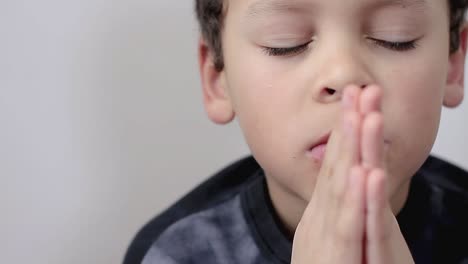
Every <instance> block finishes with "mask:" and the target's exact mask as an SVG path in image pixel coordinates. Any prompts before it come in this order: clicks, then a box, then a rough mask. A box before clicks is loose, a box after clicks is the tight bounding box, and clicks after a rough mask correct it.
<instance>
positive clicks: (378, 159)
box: [360, 112, 384, 169]
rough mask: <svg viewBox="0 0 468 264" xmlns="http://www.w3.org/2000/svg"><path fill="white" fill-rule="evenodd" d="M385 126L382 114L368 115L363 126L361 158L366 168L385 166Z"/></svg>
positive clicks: (373, 113)
mask: <svg viewBox="0 0 468 264" xmlns="http://www.w3.org/2000/svg"><path fill="white" fill-rule="evenodd" d="M383 131H384V124H383V116H382V114H381V113H378V112H372V113H370V114H367V115H366V117H365V119H364V121H363V125H362V137H361V143H362V145H361V148H360V149H361V157H362V164H363V166H364V167H365V168H368V169H372V168H383V166H384V135H383V133H384V132H383Z"/></svg>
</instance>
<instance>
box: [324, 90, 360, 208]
mask: <svg viewBox="0 0 468 264" xmlns="http://www.w3.org/2000/svg"><path fill="white" fill-rule="evenodd" d="M359 94H360V90H359V88H358V87H357V86H350V87H348V88H347V89H346V90H345V93H344V98H343V101H345V102H344V103H343V117H342V118H343V121H342V125H341V129H340V131H339V133H338V135H339V136H340V141H339V146H338V148H337V149H336V151H337V154H336V155H337V157H336V159H335V161H334V162H333V166H334V167H333V168H334V171H333V173H332V174H331V175H330V185H331V186H330V187H331V191H332V194H334V198H335V201H336V202H337V203H338V204H339V203H341V199H342V197H343V195H344V193H345V188H346V183H347V178H348V176H349V172H350V169H351V168H352V167H353V166H357V165H358V163H359V162H360V153H361V151H360V145H361V143H360V137H361V123H362V122H361V116H360V115H359V113H358V112H357V111H356V110H357V109H356V107H357V106H358V102H359V98H358V96H359Z"/></svg>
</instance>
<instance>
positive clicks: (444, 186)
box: [419, 156, 468, 263]
mask: <svg viewBox="0 0 468 264" xmlns="http://www.w3.org/2000/svg"><path fill="white" fill-rule="evenodd" d="M419 174H420V176H422V178H423V179H424V181H425V182H426V184H427V186H428V187H429V190H430V194H431V195H430V196H429V197H428V199H427V200H426V201H424V203H427V204H428V205H429V208H430V211H429V214H428V215H430V216H431V217H430V218H429V219H431V220H427V221H430V224H428V226H429V227H430V228H429V229H427V230H426V237H428V236H429V237H432V238H433V247H434V248H433V251H432V252H433V254H434V256H433V258H434V259H438V260H441V261H442V260H444V263H462V261H463V260H464V261H467V262H468V248H467V247H466V244H467V243H468V172H467V171H465V170H464V169H462V168H460V167H458V166H456V165H454V164H451V163H449V162H447V161H445V160H442V159H440V158H437V157H434V156H431V157H429V159H428V160H427V161H426V162H425V163H424V165H423V166H422V168H421V169H420V171H419ZM420 206H425V205H422V204H420ZM437 263H438V262H437ZM463 263H464V262H463Z"/></svg>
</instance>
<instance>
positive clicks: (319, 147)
mask: <svg viewBox="0 0 468 264" xmlns="http://www.w3.org/2000/svg"><path fill="white" fill-rule="evenodd" d="M330 135H331V132H329V133H327V134H325V135H324V136H322V137H320V138H319V139H318V140H317V141H315V142H314V143H313V144H312V145H311V146H310V147H309V148H308V150H307V152H306V156H307V157H309V158H311V159H313V160H315V161H316V162H319V163H321V162H322V161H323V159H324V158H325V154H326V150H327V144H328V140H329V139H330ZM390 143H391V142H390V141H389V140H387V139H384V150H385V151H387V150H388V148H389V145H390Z"/></svg>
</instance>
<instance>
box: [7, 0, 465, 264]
mask: <svg viewBox="0 0 468 264" xmlns="http://www.w3.org/2000/svg"><path fill="white" fill-rule="evenodd" d="M0 34H1V35H0V37H1V41H0V124H1V129H0V175H1V176H0V177H1V184H0V209H1V212H2V214H1V217H0V234H1V235H0V249H1V250H0V263H44V264H45V263H48V264H63V263H119V262H120V261H121V259H122V256H123V254H124V251H125V249H126V247H127V245H128V243H129V241H130V239H131V238H132V236H133V235H134V233H135V232H136V230H137V229H138V228H139V227H140V226H141V225H142V224H143V223H144V222H145V221H147V220H148V219H149V218H150V217H152V216H153V215H155V214H156V213H157V212H159V211H160V210H162V209H163V208H164V207H166V206H167V205H168V204H169V203H170V202H172V201H174V200H175V199H176V198H178V197H180V195H181V194H183V193H184V192H186V191H188V190H189V189H190V188H192V187H193V186H194V185H195V184H196V183H198V182H200V181H201V180H202V179H204V178H206V177H207V176H208V175H209V174H211V173H213V172H215V171H216V170H217V169H219V168H221V167H222V166H224V165H226V164H227V163H228V162H231V161H232V160H234V159H236V158H238V157H240V156H242V155H244V154H247V153H248V150H247V147H246V146H245V144H244V143H243V141H242V138H241V133H240V131H239V129H238V128H237V126H236V124H233V125H229V126H225V127H218V126H215V125H213V124H211V123H210V122H209V121H208V120H207V118H206V117H205V115H204V110H203V108H202V104H201V92H200V85H199V78H198V70H197V66H196V49H195V47H196V46H195V45H196V37H197V28H196V25H195V23H194V20H193V16H192V1H191V0H185V1H173V0H132V1H130V0H112V1H111V0H80V1H78V0H69V1H59V0H43V1H28V0H15V1H13V0H10V1H8V0H2V1H0ZM467 105H468V103H466V104H464V106H463V107H462V108H460V109H458V110H455V111H453V110H450V111H445V112H444V121H443V123H442V128H441V131H440V138H439V139H438V142H437V144H436V147H435V150H434V151H435V153H437V154H440V155H441V156H443V157H446V158H448V159H449V160H452V161H455V162H457V163H458V164H460V165H463V166H465V167H466V168H468V158H467V157H466V156H464V153H466V149H468V140H466V139H465V137H464V136H466V135H468V122H466V120H467V118H466V116H468V106H467ZM462 120H463V121H465V122H461V121H462Z"/></svg>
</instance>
